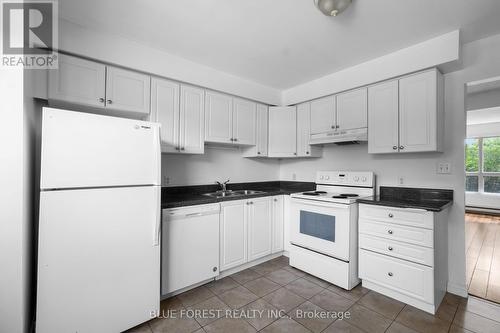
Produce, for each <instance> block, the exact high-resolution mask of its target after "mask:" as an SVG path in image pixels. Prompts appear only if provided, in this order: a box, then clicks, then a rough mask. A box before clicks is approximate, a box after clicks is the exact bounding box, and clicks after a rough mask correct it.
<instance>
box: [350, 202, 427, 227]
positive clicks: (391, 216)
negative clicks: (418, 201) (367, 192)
mask: <svg viewBox="0 0 500 333" xmlns="http://www.w3.org/2000/svg"><path fill="white" fill-rule="evenodd" d="M359 217H360V218H364V219H371V220H377V221H382V222H390V223H396V224H402V225H408V226H412V227H420V228H426V229H434V216H433V213H432V212H428V211H426V210H423V209H411V208H395V207H386V206H374V205H363V204H361V205H359Z"/></svg>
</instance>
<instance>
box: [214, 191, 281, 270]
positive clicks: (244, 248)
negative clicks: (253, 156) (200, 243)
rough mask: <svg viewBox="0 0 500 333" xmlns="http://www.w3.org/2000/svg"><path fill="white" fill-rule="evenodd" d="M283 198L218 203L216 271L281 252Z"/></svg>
mask: <svg viewBox="0 0 500 333" xmlns="http://www.w3.org/2000/svg"><path fill="white" fill-rule="evenodd" d="M283 202H284V196H283V195H279V196H274V197H261V198H255V199H246V200H235V201H226V202H223V203H221V217H220V270H221V271H225V270H228V269H230V268H234V267H237V266H240V265H242V264H245V263H247V262H250V261H253V260H256V259H259V258H262V257H265V256H267V255H270V254H272V253H278V252H281V251H283V233H284V229H283V225H284V223H283Z"/></svg>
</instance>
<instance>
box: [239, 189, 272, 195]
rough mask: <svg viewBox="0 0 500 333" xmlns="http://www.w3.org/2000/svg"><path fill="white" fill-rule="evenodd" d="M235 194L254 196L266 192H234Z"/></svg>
mask: <svg viewBox="0 0 500 333" xmlns="http://www.w3.org/2000/svg"><path fill="white" fill-rule="evenodd" d="M234 193H238V194H239V195H252V194H261V193H265V192H264V191H255V190H238V191H234Z"/></svg>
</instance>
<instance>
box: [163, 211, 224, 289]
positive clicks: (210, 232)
mask: <svg viewBox="0 0 500 333" xmlns="http://www.w3.org/2000/svg"><path fill="white" fill-rule="evenodd" d="M219 212H220V205H219V204H208V205H197V206H188V207H179V208H169V209H163V212H162V216H163V217H162V251H161V254H162V258H161V262H162V267H161V294H162V295H166V294H170V293H172V292H175V291H178V290H180V289H183V288H186V287H189V286H192V285H194V284H196V283H199V282H203V281H206V280H209V279H211V278H214V277H216V276H217V275H219Z"/></svg>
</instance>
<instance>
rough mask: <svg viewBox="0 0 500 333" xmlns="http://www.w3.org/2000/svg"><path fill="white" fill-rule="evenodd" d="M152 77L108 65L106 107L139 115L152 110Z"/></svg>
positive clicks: (146, 113)
mask: <svg viewBox="0 0 500 333" xmlns="http://www.w3.org/2000/svg"><path fill="white" fill-rule="evenodd" d="M150 84H151V77H150V76H149V75H146V74H142V73H138V72H134V71H129V70H126V69H121V68H116V67H112V66H107V67H106V108H107V109H112V110H117V111H121V112H130V113H134V114H137V115H148V114H149V112H150V107H149V106H150V104H149V102H150V101H149V100H150V94H151V87H150Z"/></svg>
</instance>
